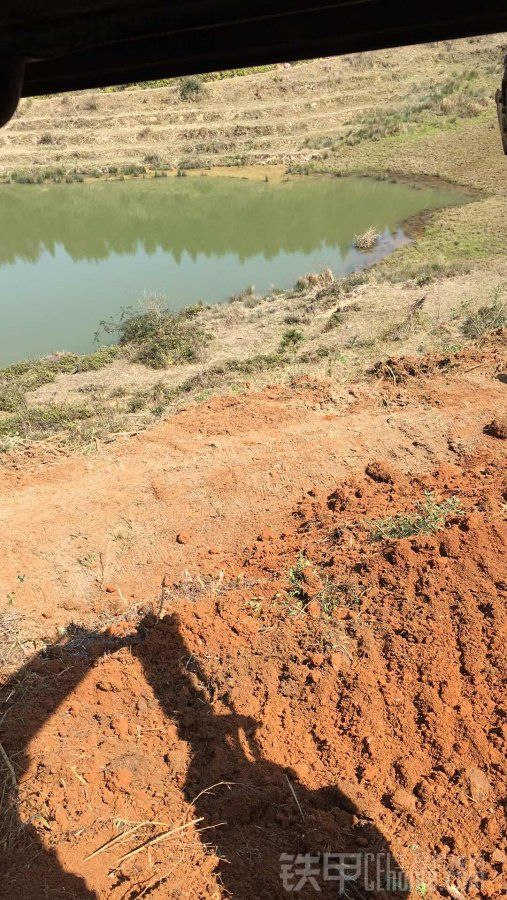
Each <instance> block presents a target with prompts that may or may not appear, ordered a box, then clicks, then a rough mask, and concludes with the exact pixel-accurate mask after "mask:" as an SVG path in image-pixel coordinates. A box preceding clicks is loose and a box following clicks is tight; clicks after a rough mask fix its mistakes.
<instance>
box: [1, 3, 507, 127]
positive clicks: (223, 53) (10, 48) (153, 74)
mask: <svg viewBox="0 0 507 900" xmlns="http://www.w3.org/2000/svg"><path fill="white" fill-rule="evenodd" d="M503 30H507V4H506V3H501V2H498V0H482V2H469V0H461V2H459V0H426V2H425V3H406V2H405V3H401V2H399V0H398V2H389V0H314V2H313V3H312V2H311V0H271V2H270V0H257V2H256V3H246V2H244V0H236V2H235V3H233V2H231V0H172V2H171V0H144V2H139V0H135V2H134V0H123V2H119V0H45V2H44V0H42V2H40V0H3V2H2V8H1V10H0V45H1V47H0V49H1V53H0V124H1V123H2V122H5V121H7V120H8V118H9V117H10V115H12V113H13V112H14V110H15V108H16V104H17V100H18V99H19V94H20V93H21V95H22V96H33V95H38V94H50V93H55V92H60V91H69V90H79V89H82V88H93V87H103V86H106V85H111V84H122V83H128V82H132V81H143V80H148V79H155V78H163V77H170V76H176V75H184V74H189V73H195V72H206V71H212V70H217V69H227V68H235V67H239V66H248V65H259V64H261V63H266V62H277V61H286V60H293V59H304V58H310V57H315V56H322V55H334V54H340V53H350V52H354V51H359V50H372V49H378V48H381V47H393V46H399V45H403V44H414V43H419V42H424V41H431V40H441V39H444V38H449V39H450V38H457V37H465V36H471V35H476V34H484V33H492V32H495V31H503Z"/></svg>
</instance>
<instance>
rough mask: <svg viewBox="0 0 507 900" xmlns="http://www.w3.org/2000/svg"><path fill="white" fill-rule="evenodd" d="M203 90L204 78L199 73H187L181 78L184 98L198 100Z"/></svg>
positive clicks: (181, 90) (181, 94)
mask: <svg viewBox="0 0 507 900" xmlns="http://www.w3.org/2000/svg"><path fill="white" fill-rule="evenodd" d="M201 92H202V78H201V77H200V76H199V75H187V76H185V78H181V79H180V97H181V99H182V100H197V99H198V97H199V96H200V94H201Z"/></svg>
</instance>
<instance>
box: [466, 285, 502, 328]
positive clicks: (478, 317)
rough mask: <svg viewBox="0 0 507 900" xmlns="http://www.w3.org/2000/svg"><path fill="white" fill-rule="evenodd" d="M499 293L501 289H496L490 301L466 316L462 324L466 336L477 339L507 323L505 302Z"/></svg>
mask: <svg viewBox="0 0 507 900" xmlns="http://www.w3.org/2000/svg"><path fill="white" fill-rule="evenodd" d="M501 294H502V290H501V289H497V290H496V291H495V293H494V295H493V299H492V300H491V302H490V303H487V304H485V305H484V306H480V307H479V308H478V309H477V310H476V311H475V312H472V313H470V314H469V315H468V316H467V318H466V319H465V321H464V322H463V326H462V330H463V334H464V335H465V336H466V337H468V338H471V339H472V340H478V339H479V338H482V337H484V335H485V334H488V332H490V331H495V329H497V328H502V327H503V326H504V325H505V324H506V323H507V303H506V302H505V300H501V299H500V297H501Z"/></svg>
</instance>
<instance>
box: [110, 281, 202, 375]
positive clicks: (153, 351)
mask: <svg viewBox="0 0 507 900" xmlns="http://www.w3.org/2000/svg"><path fill="white" fill-rule="evenodd" d="M196 312H197V310H195V309H192V310H191V311H190V314H189V313H188V312H187V311H183V312H181V313H172V312H170V311H169V310H168V309H167V308H165V307H164V300H163V298H162V297H160V296H157V295H151V296H148V297H146V298H145V300H144V302H143V304H142V308H141V310H140V311H139V312H136V311H134V310H132V309H127V310H124V311H123V312H122V313H121V315H120V317H119V319H118V320H114V319H112V320H110V321H108V322H102V323H101V328H102V330H104V331H105V332H106V333H108V334H117V335H118V343H119V345H120V347H125V348H128V349H130V350H131V351H132V352H133V356H134V358H135V359H137V360H138V361H139V362H142V363H144V365H147V366H150V367H151V368H153V369H163V368H165V367H166V366H169V365H174V364H175V363H179V362H192V361H193V360H196V359H197V358H198V354H199V350H200V349H201V348H202V347H203V346H204V344H205V343H206V342H207V340H208V335H207V334H206V333H205V332H204V331H203V329H202V328H199V327H198V326H197V325H196V324H195V322H193V321H192V319H193V318H195V315H196Z"/></svg>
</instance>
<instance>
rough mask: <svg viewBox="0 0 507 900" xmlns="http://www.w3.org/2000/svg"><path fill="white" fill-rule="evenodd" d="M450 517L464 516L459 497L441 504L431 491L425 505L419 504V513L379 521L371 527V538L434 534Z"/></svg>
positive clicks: (377, 539)
mask: <svg viewBox="0 0 507 900" xmlns="http://www.w3.org/2000/svg"><path fill="white" fill-rule="evenodd" d="M450 515H455V516H456V515H458V516H460V515H463V510H462V506H461V500H460V499H459V497H449V498H448V499H447V500H442V501H441V502H440V503H439V502H438V501H437V500H435V497H434V495H433V494H432V493H431V491H427V492H426V493H425V500H424V503H419V505H418V511H417V512H415V513H412V514H410V513H399V514H398V515H396V516H388V517H387V518H385V519H378V520H377V521H376V522H373V523H372V525H371V528H370V537H371V540H372V541H386V540H400V539H401V538H406V537H412V536H414V535H417V534H434V533H435V532H436V531H439V530H440V529H441V528H443V527H444V525H445V523H446V519H447V517H448V516H450Z"/></svg>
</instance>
